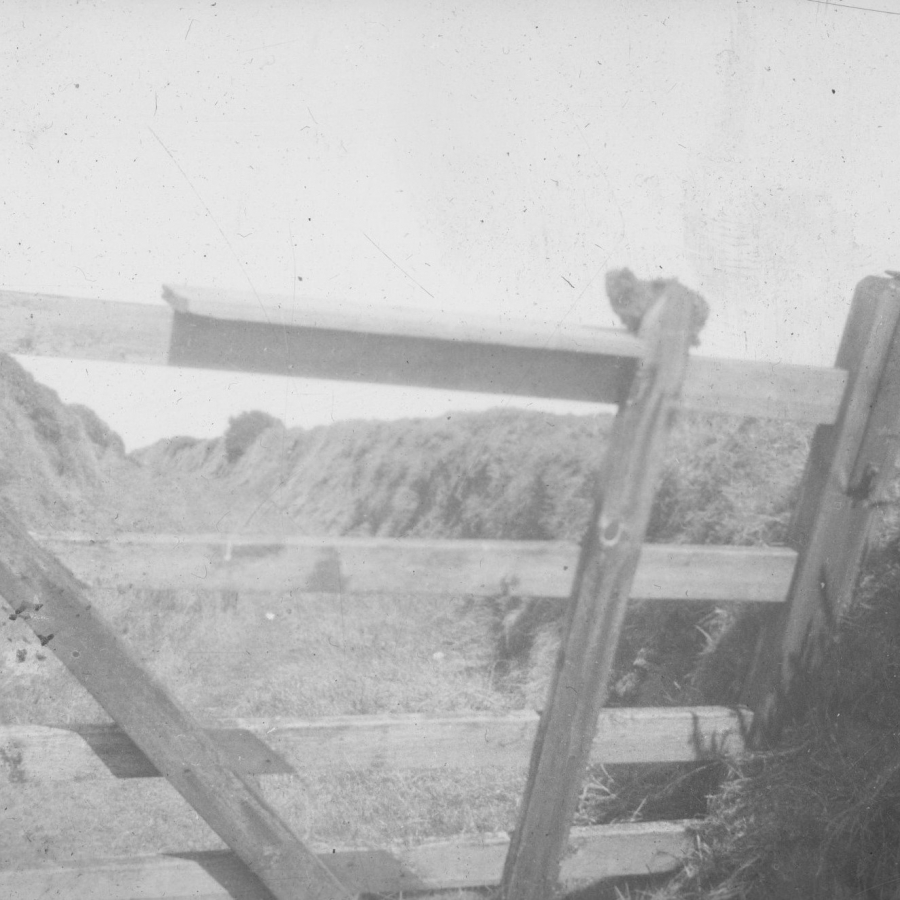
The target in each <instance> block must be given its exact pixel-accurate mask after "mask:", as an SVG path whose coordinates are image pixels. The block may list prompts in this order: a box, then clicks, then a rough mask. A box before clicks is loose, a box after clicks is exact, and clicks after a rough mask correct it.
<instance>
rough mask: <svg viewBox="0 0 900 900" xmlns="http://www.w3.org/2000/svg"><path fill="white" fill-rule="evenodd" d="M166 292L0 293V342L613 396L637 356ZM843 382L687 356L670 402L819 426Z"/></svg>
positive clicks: (468, 321)
mask: <svg viewBox="0 0 900 900" xmlns="http://www.w3.org/2000/svg"><path fill="white" fill-rule="evenodd" d="M164 291H165V296H166V298H167V299H168V300H169V302H170V303H171V305H172V309H169V308H167V307H165V306H162V305H150V304H136V303H115V302H110V301H101V300H87V299H81V298H67V297H57V296H52V295H47V294H25V293H20V292H13V291H0V335H2V337H0V349H2V350H4V351H6V352H10V353H21V354H33V355H51V356H62V357H66V358H71V359H95V360H109V361H113V362H128V363H139V364H145V365H146V364H150V365H165V364H167V363H168V364H170V365H177V366H187V367H199V368H212V369H226V370H230V371H231V370H238V371H247V372H262V373H269V374H276V375H287V376H293V377H301V376H302V377H311V378H332V379H339V380H353V381H366V382H378V383H387V384H404V385H413V386H419V387H439V388H449V389H454V390H467V391H483V392H488V393H494V394H515V395H520V396H535V397H552V398H557V399H565V400H581V401H588V402H595V403H616V402H619V400H620V399H621V398H622V396H623V395H624V392H625V391H626V390H627V387H628V384H629V383H630V380H631V377H632V373H633V371H634V366H635V363H636V360H637V359H638V358H639V357H641V356H642V354H643V344H642V342H641V341H640V340H638V339H637V338H636V337H634V336H633V335H631V334H629V333H627V332H625V331H622V330H619V329H606V328H594V327H590V326H583V325H570V324H566V323H562V324H559V323H556V324H554V323H537V322H535V323H519V324H515V323H510V322H507V321H506V320H491V319H481V318H479V317H477V316H470V315H465V316H461V315H459V314H452V313H447V312H438V311H434V312H428V313H423V312H420V311H415V310H393V309H385V310H381V311H377V312H373V311H372V310H370V309H365V308H356V309H351V308H349V307H339V308H338V309H337V310H336V308H335V304H334V303H328V304H323V303H322V302H321V301H319V302H318V304H316V303H315V302H313V303H311V302H310V301H305V300H304V301H303V305H302V306H297V307H295V306H293V305H291V303H290V301H288V300H286V299H285V298H279V297H270V296H266V295H261V296H258V297H257V296H255V295H253V294H246V293H237V292H222V291H209V290H202V289H194V288H183V287H165V288H164ZM846 382H847V373H846V372H845V371H843V370H840V369H833V368H822V367H814V366H795V365H781V364H772V363H765V362H751V361H737V360H727V359H716V358H711V357H703V356H695V357H692V358H691V360H690V363H689V366H688V372H687V377H686V379H685V384H684V391H683V396H682V405H683V406H684V408H687V409H694V410H702V411H706V412H719V413H725V414H729V415H737V416H741V415H742V416H759V417H763V418H779V419H793V420H796V421H800V422H808V423H831V422H833V421H834V420H835V416H836V414H837V410H838V407H839V405H840V401H841V397H842V396H843V392H844V389H845V386H846Z"/></svg>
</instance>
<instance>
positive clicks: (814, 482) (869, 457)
mask: <svg viewBox="0 0 900 900" xmlns="http://www.w3.org/2000/svg"><path fill="white" fill-rule="evenodd" d="M898 321H900V282H898V281H897V280H896V279H894V280H892V279H888V278H866V279H864V280H863V281H861V282H860V283H859V285H858V286H857V288H856V291H855V293H854V296H853V304H852V306H851V308H850V315H849V316H848V318H847V324H846V326H845V328H844V335H843V338H842V340H841V345H840V348H839V350H838V356H837V362H836V363H835V365H836V366H837V367H838V368H840V369H846V370H847V372H848V375H849V378H848V381H847V388H846V391H845V393H844V399H843V401H842V403H841V407H840V410H839V412H838V418H837V420H836V422H835V423H834V424H833V425H821V426H819V427H818V428H817V429H816V433H815V435H814V437H813V442H812V446H811V448H810V454H809V458H808V459H807V462H806V469H805V471H804V475H803V481H802V483H801V492H800V498H799V501H798V505H797V509H796V510H795V512H794V517H793V520H792V522H791V526H790V529H789V535H788V543H789V545H790V546H791V547H792V548H793V549H795V550H797V551H798V561H797V566H796V568H795V570H794V577H793V580H792V582H791V588H790V591H789V594H788V602H787V603H786V604H784V605H782V606H781V607H780V608H776V609H773V610H771V611H770V612H769V618H768V619H767V620H766V621H765V622H764V624H763V627H762V629H761V632H760V635H759V638H758V642H757V646H756V651H755V655H754V660H753V664H752V667H751V670H750V673H749V675H748V677H747V679H746V681H745V684H744V690H743V695H742V701H743V702H744V703H745V704H746V705H747V706H749V707H750V708H751V709H753V711H754V725H753V731H752V735H751V743H753V744H756V745H764V744H767V743H771V742H772V741H774V740H776V739H777V737H778V734H779V733H780V731H781V729H782V728H783V726H784V724H785V723H786V722H787V721H788V720H789V719H790V718H791V717H792V716H795V715H798V714H800V713H801V712H802V710H803V705H804V703H803V697H802V696H800V694H801V693H802V689H801V687H800V686H801V684H802V679H799V677H798V676H800V675H801V673H803V672H811V671H812V670H814V668H815V665H816V663H817V661H818V660H819V658H820V655H821V649H822V644H823V641H824V640H825V639H826V638H827V637H828V635H829V633H830V632H831V631H832V630H833V628H834V626H835V625H836V623H837V621H838V620H839V618H840V617H841V615H842V614H843V613H844V612H845V611H846V609H847V607H848V605H849V603H850V600H851V596H852V592H853V588H854V586H855V584H856V579H857V576H858V573H859V568H860V565H861V564H862V561H863V556H864V553H865V549H866V545H867V542H868V538H869V532H870V530H871V525H872V521H873V518H874V516H875V514H876V511H877V507H876V505H875V504H876V503H877V501H878V500H879V498H880V497H881V496H882V492H883V491H884V488H885V486H886V485H887V483H888V482H889V481H890V479H891V478H892V476H893V475H894V467H895V460H896V456H897V450H898V446H900V445H898V438H900V328H898Z"/></svg>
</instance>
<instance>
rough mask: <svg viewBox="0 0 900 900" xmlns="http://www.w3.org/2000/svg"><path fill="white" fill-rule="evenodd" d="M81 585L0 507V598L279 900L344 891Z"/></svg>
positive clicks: (330, 897)
mask: <svg viewBox="0 0 900 900" xmlns="http://www.w3.org/2000/svg"><path fill="white" fill-rule="evenodd" d="M84 591H85V588H84V586H83V585H82V584H81V583H79V582H78V581H77V580H76V579H75V577H74V576H73V575H72V574H71V573H70V572H69V571H68V570H67V569H66V568H65V567H64V566H62V565H61V564H60V563H59V562H58V561H57V560H56V558H55V557H53V556H52V555H51V554H49V553H47V552H46V551H45V550H44V549H43V548H41V547H40V546H39V545H38V544H37V543H35V541H34V540H32V538H31V537H29V535H28V534H27V533H26V531H25V530H24V529H23V528H22V527H21V525H20V524H19V523H18V522H16V521H15V520H14V518H13V517H12V516H11V515H10V514H9V513H8V512H7V511H6V510H4V509H2V508H0V595H2V597H3V598H4V599H5V600H6V602H7V603H8V604H9V605H10V606H11V607H12V610H13V616H14V617H16V618H19V619H21V620H22V621H23V622H26V623H27V624H28V625H29V627H30V628H31V629H32V630H33V631H34V633H35V634H36V635H37V636H38V638H39V640H40V641H41V643H42V644H43V645H44V646H45V647H46V648H48V649H50V650H52V651H53V652H54V653H55V654H56V656H57V657H58V658H59V659H60V661H61V662H62V663H63V664H64V665H65V666H66V668H68V670H69V671H70V672H71V673H72V674H73V675H74V676H75V677H76V678H77V679H78V681H79V682H81V684H82V685H84V687H85V688H87V690H88V691H90V692H91V694H93V696H94V698H95V699H96V700H97V702H98V703H99V704H100V705H101V706H102V707H103V708H104V709H105V710H106V712H107V713H109V715H110V716H112V718H113V719H115V721H116V722H117V723H118V724H119V725H120V726H121V728H122V730H123V731H125V732H126V733H127V734H128V736H129V737H130V738H131V739H132V740H133V741H134V743H135V744H136V745H137V746H138V747H139V748H140V749H141V750H142V751H143V753H144V754H145V755H146V757H147V758H148V759H149V760H150V761H151V762H152V763H153V765H154V766H156V768H157V769H158V770H159V771H160V772H161V773H162V774H163V775H164V776H165V777H166V778H167V779H168V780H169V781H170V782H171V783H172V785H173V787H175V789H176V790H177V791H178V792H179V793H180V794H181V795H182V796H183V797H184V799H185V800H187V802H188V803H190V804H191V806H193V807H194V809H195V810H196V811H197V812H198V813H199V814H200V815H201V816H202V817H203V818H204V819H205V820H206V822H207V823H208V824H209V826H210V827H211V828H212V829H213V831H215V832H216V834H218V835H219V837H221V838H222V840H223V841H225V843H226V844H228V846H229V847H231V848H232V850H234V852H235V853H236V854H237V855H238V856H239V857H240V858H241V859H242V860H243V861H244V862H245V863H246V864H247V866H249V868H250V869H251V870H252V871H253V872H255V873H256V875H257V876H258V877H259V878H260V880H261V881H262V882H263V883H264V884H265V885H266V886H267V887H268V888H269V890H271V892H272V894H273V895H274V896H275V897H277V898H278V900H346V898H349V897H351V896H353V893H352V892H350V891H348V890H347V889H346V888H344V887H343V886H342V885H341V884H340V882H339V881H338V880H337V879H336V878H335V876H334V875H333V874H332V873H331V872H330V871H329V870H328V869H327V868H326V867H325V865H324V864H323V863H322V862H320V860H319V859H318V858H317V857H316V856H314V855H313V854H312V853H311V852H310V851H309V850H308V849H307V848H306V847H305V846H304V845H303V843H302V842H301V841H299V840H298V839H297V837H296V836H295V835H294V833H293V832H292V831H291V829H290V828H289V827H288V826H287V825H286V824H285V823H284V822H283V821H282V820H281V819H280V818H279V817H278V815H277V814H276V813H275V811H274V810H272V809H271V808H270V807H269V806H268V804H267V803H266V802H265V800H264V799H263V798H262V797H261V796H260V795H259V792H258V791H257V790H256V789H255V788H254V787H253V785H252V784H251V783H250V781H249V779H248V778H247V777H245V776H241V775H239V774H238V773H236V772H235V771H233V770H232V769H231V768H230V766H229V765H228V761H227V758H226V757H225V755H224V754H223V753H222V751H220V749H219V748H218V747H217V745H216V744H215V743H214V742H213V741H212V740H211V739H210V738H209V736H208V735H207V734H205V732H204V731H203V729H202V728H201V727H200V725H199V724H198V723H197V722H196V721H195V720H194V718H193V717H192V716H191V715H190V714H189V713H188V712H187V711H186V710H185V709H183V708H182V707H181V705H180V704H178V703H177V702H176V701H175V700H174V699H173V698H172V697H171V696H170V695H169V694H168V693H167V692H166V690H165V688H164V687H163V686H162V685H161V684H160V683H159V682H158V681H157V680H156V679H155V678H154V677H153V676H152V675H151V674H150V673H149V672H147V671H146V670H144V669H143V668H142V667H141V666H140V664H139V663H138V662H137V661H136V660H135V659H134V657H133V656H132V655H131V653H130V652H129V650H128V649H127V647H126V646H125V645H124V644H123V642H122V641H121V640H120V639H119V638H118V636H117V635H116V634H115V633H114V632H113V630H112V629H111V628H110V626H109V625H108V624H107V623H106V622H105V621H104V620H103V619H102V618H101V617H100V616H99V615H98V614H97V612H96V611H95V610H94V609H93V608H92V607H91V604H90V602H89V601H88V600H87V599H86V597H85V593H84Z"/></svg>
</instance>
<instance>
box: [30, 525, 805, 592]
mask: <svg viewBox="0 0 900 900" xmlns="http://www.w3.org/2000/svg"><path fill="white" fill-rule="evenodd" d="M36 537H37V539H38V540H39V541H40V543H41V544H42V545H43V546H44V547H46V548H47V549H48V550H50V551H51V552H53V553H54V554H56V555H57V556H59V558H60V559H62V560H63V562H65V563H66V565H68V566H69V567H70V568H71V569H72V571H73V572H75V574H76V575H78V577H80V578H82V579H84V580H86V581H89V582H92V583H95V584H115V585H136V586H140V587H143V588H157V589H165V588H190V587H194V588H202V589H204V590H238V591H266V592H285V591H291V590H297V591H309V592H323V593H332V592H335V593H337V592H339V593H341V594H344V595H346V594H353V593H393V594H419V595H423V596H424V595H459V594H471V595H475V596H493V595H496V594H500V593H504V592H507V591H508V592H510V593H513V594H517V595H520V596H530V597H555V598H560V599H563V598H564V599H568V598H569V596H570V594H571V591H572V581H573V578H574V573H575V568H576V565H577V562H578V545H577V544H575V543H572V542H566V541H456V540H412V539H403V540H395V539H388V538H332V537H288V538H281V539H274V538H272V537H266V536H264V535H259V536H253V535H236V536H234V537H225V536H222V535H204V534H192V535H171V534H169V535H159V534H156V535H151V534H121V535H115V536H112V537H109V538H105V539H97V538H92V537H90V536H89V535H78V534H45V535H37V536H36ZM795 560H796V553H795V552H794V551H793V550H788V549H786V548H783V547H715V546H692V545H675V544H645V545H644V547H643V549H642V551H641V559H640V563H639V564H638V570H637V573H636V575H635V580H634V583H633V585H632V589H631V596H632V597H633V598H635V599H640V600H714V601H717V602H728V601H742V600H746V601H759V602H765V603H779V602H781V601H783V600H784V598H785V597H786V595H787V588H788V585H789V584H790V579H791V574H792V572H793V567H794V563H795Z"/></svg>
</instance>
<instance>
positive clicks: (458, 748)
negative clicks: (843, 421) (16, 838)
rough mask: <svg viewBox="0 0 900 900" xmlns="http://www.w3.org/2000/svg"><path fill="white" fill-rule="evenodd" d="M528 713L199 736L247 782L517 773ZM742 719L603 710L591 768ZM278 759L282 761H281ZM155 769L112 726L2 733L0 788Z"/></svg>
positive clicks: (739, 741)
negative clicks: (374, 774) (379, 772)
mask: <svg viewBox="0 0 900 900" xmlns="http://www.w3.org/2000/svg"><path fill="white" fill-rule="evenodd" d="M537 723H538V715H537V713H534V712H531V711H522V712H517V713H508V714H506V715H501V716H498V715H489V714H487V713H459V714H456V715H422V714H416V715H391V716H332V717H327V718H321V719H285V718H271V719H234V720H220V721H217V722H215V723H205V726H206V733H207V735H208V736H209V737H210V739H211V740H212V741H213V742H214V743H216V745H217V746H218V747H220V749H221V751H222V752H223V754H224V755H225V756H226V758H227V759H228V760H229V764H230V765H232V766H233V767H234V768H235V769H236V770H238V771H240V772H242V773H244V774H247V775H268V774H277V773H282V772H290V771H292V770H293V769H292V765H291V764H293V767H294V768H296V770H298V771H303V772H340V771H360V770H365V769H370V768H375V769H388V770H392V771H393V770H398V769H433V768H449V769H475V768H485V767H491V766H501V767H510V768H521V769H524V768H525V765H526V764H527V761H528V755H529V753H530V750H531V745H532V743H533V741H534V735H535V731H536V730H537ZM749 724H750V718H749V714H747V713H744V714H743V717H742V716H741V715H740V714H739V713H738V712H735V711H733V710H729V709H725V708H722V707H715V706H708V707H704V706H700V707H685V708H680V707H672V708H646V709H605V710H602V711H601V713H600V718H599V724H598V727H597V733H596V736H595V738H594V743H593V746H592V747H591V755H590V758H591V761H592V762H594V763H604V764H611V763H649V762H687V761H690V760H694V759H698V758H701V757H702V756H703V755H704V754H706V753H707V752H708V751H710V750H712V749H713V748H715V749H717V750H719V751H721V752H723V753H729V754H738V753H740V752H741V751H742V749H743V738H742V735H743V734H744V732H745V731H746V729H747V728H748V727H749ZM285 760H289V761H290V762H287V761H285ZM158 774H159V773H158V770H157V769H156V767H155V766H154V765H153V764H152V763H151V762H150V761H149V760H148V759H147V757H146V756H145V755H144V754H143V753H142V752H141V751H140V750H139V749H138V747H137V746H135V744H134V743H133V742H132V741H131V740H129V738H128V737H127V735H125V734H124V732H122V730H121V729H120V728H118V727H117V726H115V725H81V726H69V727H58V728H54V727H48V726H42V725H12V726H5V727H2V728H0V783H7V784H30V783H35V782H47V781H84V780H88V779H103V778H113V777H117V778H145V777H153V776H157V775H158Z"/></svg>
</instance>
